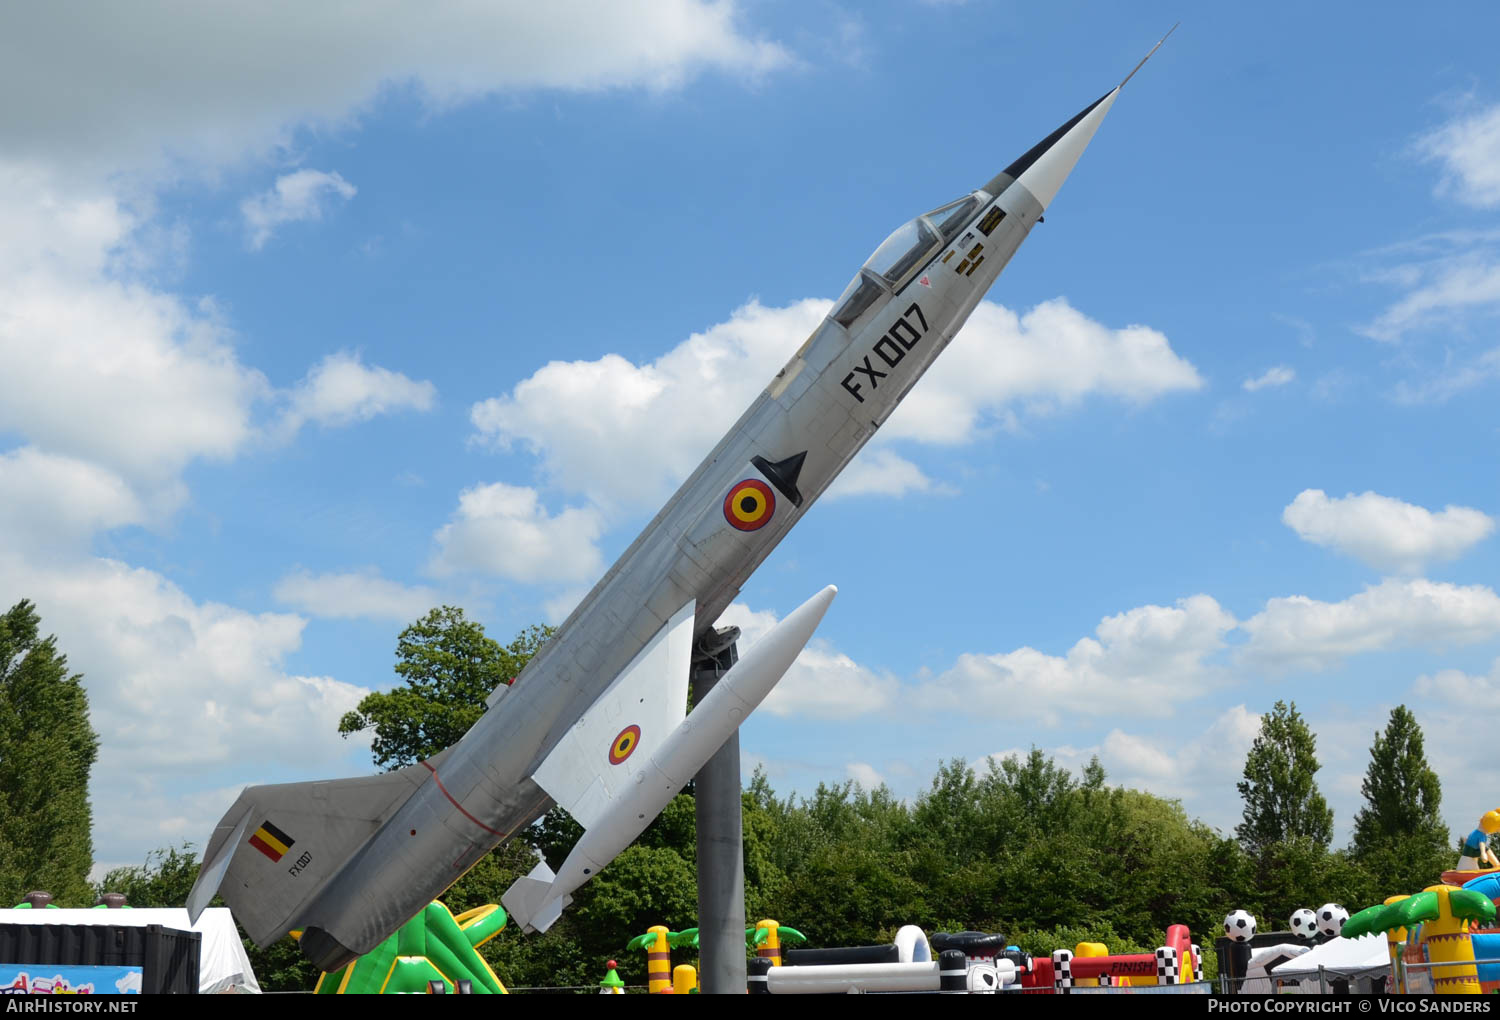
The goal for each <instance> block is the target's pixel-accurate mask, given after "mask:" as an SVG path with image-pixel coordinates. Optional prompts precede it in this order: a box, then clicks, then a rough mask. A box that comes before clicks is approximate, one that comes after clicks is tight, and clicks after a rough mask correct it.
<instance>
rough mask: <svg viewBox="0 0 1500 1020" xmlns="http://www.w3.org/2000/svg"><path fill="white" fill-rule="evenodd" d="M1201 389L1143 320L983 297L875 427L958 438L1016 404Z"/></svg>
mask: <svg viewBox="0 0 1500 1020" xmlns="http://www.w3.org/2000/svg"><path fill="white" fill-rule="evenodd" d="M1202 386H1203V380H1202V379H1201V378H1200V377H1199V375H1198V372H1197V370H1196V369H1195V368H1193V366H1192V365H1191V364H1189V363H1188V362H1187V361H1185V360H1184V359H1182V358H1181V357H1179V356H1178V355H1177V354H1176V352H1174V351H1173V350H1172V347H1171V344H1170V343H1168V341H1167V338H1166V337H1165V336H1164V335H1162V334H1161V333H1159V332H1157V331H1156V330H1154V329H1151V328H1149V327H1147V326H1126V327H1124V328H1123V329H1111V328H1110V327H1108V326H1106V325H1104V324H1103V323H1100V322H1097V321H1095V320H1093V319H1090V318H1089V317H1088V316H1086V315H1084V314H1083V313H1082V312H1080V311H1078V310H1077V309H1075V308H1073V306H1072V305H1070V304H1068V302H1067V301H1066V300H1065V299H1063V298H1054V299H1052V300H1051V301H1044V302H1042V303H1041V304H1039V305H1037V306H1036V307H1035V308H1033V309H1031V310H1030V311H1029V312H1027V313H1026V314H1025V315H1020V316H1018V315H1017V314H1016V313H1015V312H1013V311H1011V310H1010V309H1008V308H1004V307H1002V306H1000V305H997V304H993V303H991V302H988V301H986V302H981V303H980V305H979V307H978V308H976V309H975V310H974V314H973V315H972V316H971V317H970V318H969V322H968V324H967V325H965V326H964V328H963V330H962V332H960V333H959V335H958V336H957V337H955V338H954V340H953V343H952V345H951V346H950V347H949V348H948V350H946V351H944V352H943V355H942V357H940V358H939V359H938V360H937V361H936V363H935V364H934V365H933V367H932V369H931V370H930V371H929V372H928V373H927V376H926V377H925V378H924V379H923V380H922V385H921V386H919V387H917V388H915V389H914V390H912V392H911V393H909V394H908V395H907V397H906V399H905V401H903V402H902V404H901V406H900V407H898V408H897V409H896V411H895V413H893V414H892V415H891V417H890V420H889V421H887V422H886V424H885V426H884V432H885V433H886V434H887V435H889V436H893V437H899V438H907V439H917V440H921V441H923V442H931V443H961V442H967V441H968V440H969V439H971V438H973V436H974V434H975V432H976V431H977V430H978V429H980V428H981V427H983V425H984V424H985V422H986V420H987V419H996V418H999V419H1003V418H1004V417H1005V415H1006V413H1007V412H1010V411H1012V410H1013V408H1014V407H1015V406H1017V405H1019V406H1020V407H1021V408H1022V409H1024V410H1025V411H1028V412H1030V413H1032V414H1046V413H1049V412H1051V411H1054V410H1056V409H1057V408H1060V407H1067V406H1071V405H1073V404H1076V403H1077V402H1078V401H1080V400H1082V399H1084V398H1085V397H1090V396H1103V397H1115V398H1118V399H1121V400H1125V401H1128V402H1130V403H1135V404H1144V403H1147V402H1149V401H1151V400H1154V399H1156V398H1157V397H1160V396H1163V395H1165V394H1167V393H1171V392H1175V391H1179V390H1197V389H1200V388H1202Z"/></svg>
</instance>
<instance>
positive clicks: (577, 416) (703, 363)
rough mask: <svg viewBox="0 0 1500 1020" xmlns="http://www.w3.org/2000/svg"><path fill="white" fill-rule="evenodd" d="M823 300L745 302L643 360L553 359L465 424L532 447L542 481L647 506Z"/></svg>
mask: <svg viewBox="0 0 1500 1020" xmlns="http://www.w3.org/2000/svg"><path fill="white" fill-rule="evenodd" d="M828 306H829V302H827V301H823V300H806V301H799V302H797V303H796V304H793V305H791V306H789V307H787V308H766V307H764V306H763V305H761V304H760V303H759V302H757V301H751V302H750V303H749V304H747V305H745V306H743V307H741V308H739V309H736V310H735V312H734V314H733V315H731V316H730V319H729V321H728V322H722V323H719V324H718V325H716V326H713V327H710V328H709V329H707V330H705V331H704V332H702V333H694V334H693V335H692V336H690V337H689V338H688V339H687V340H685V341H683V342H682V343H680V344H678V345H677V346H676V347H674V348H673V349H672V350H670V351H668V352H667V353H666V354H664V355H662V356H661V357H660V358H658V359H656V360H655V361H653V362H651V363H650V364H648V365H635V364H632V363H631V362H629V361H627V360H625V359H624V358H622V357H620V356H619V355H617V354H607V355H605V356H604V357H602V358H600V359H599V360H597V361H572V362H562V361H554V362H551V363H549V364H547V365H545V366H543V367H542V368H540V369H538V370H537V371H536V372H535V373H533V374H532V375H531V377H530V378H528V379H525V380H523V381H521V382H520V383H518V384H516V386H515V388H514V389H512V390H511V392H510V393H509V394H507V395H505V396H503V397H493V398H491V399H489V400H485V401H483V402H481V403H478V404H475V405H474V408H473V411H472V413H471V417H472V419H473V422H474V427H475V428H476V429H477V430H478V436H479V438H480V439H481V441H484V442H487V443H491V444H494V445H496V446H499V447H501V448H508V447H510V446H512V445H514V444H519V445H521V446H523V447H525V448H526V449H529V450H531V451H533V452H534V453H536V454H537V455H538V456H540V457H541V458H542V464H543V467H544V469H545V470H546V472H547V474H548V477H549V478H550V480H551V481H552V482H554V483H555V484H557V485H559V486H561V487H562V488H564V489H566V490H568V491H570V492H579V493H587V494H589V495H590V496H591V497H592V498H594V499H595V500H596V501H599V502H611V503H613V502H619V503H623V504H626V505H628V506H635V507H646V506H655V505H656V504H658V503H659V502H660V501H661V500H662V499H663V498H665V496H666V495H667V494H668V493H670V492H671V491H672V489H674V488H675V487H676V486H677V485H678V483H680V482H681V481H682V479H683V478H685V477H687V475H688V473H689V472H690V471H692V469H693V468H694V467H696V466H697V464H698V462H699V461H700V460H702V459H703V456H704V455H705V454H707V453H708V451H709V450H710V449H711V448H712V447H713V444H714V443H715V442H716V441H717V440H718V438H719V437H720V436H721V435H723V433H724V431H725V430H726V429H728V428H729V426H730V425H732V424H733V423H734V421H735V419H736V418H737V417H738V416H739V414H740V412H741V411H743V410H744V409H745V408H746V407H747V406H749V404H750V402H751V401H752V400H753V399H754V398H755V396H756V394H758V393H759V392H760V391H761V390H763V389H764V388H765V387H766V384H767V383H769V382H770V381H771V378H772V376H774V375H775V374H776V372H777V371H778V370H779V369H780V368H781V366H782V365H783V364H784V363H785V362H786V359H787V358H788V357H790V356H791V353H792V352H793V351H795V350H796V349H797V345H798V344H800V343H801V342H802V341H803V339H805V338H806V337H807V336H808V334H810V333H811V332H812V331H813V329H814V327H816V326H817V324H818V323H819V322H820V321H821V320H822V318H823V316H824V315H826V314H827V313H828ZM642 450H650V451H651V455H650V456H649V457H643V456H641V454H640V451H642Z"/></svg>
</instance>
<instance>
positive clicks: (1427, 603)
mask: <svg viewBox="0 0 1500 1020" xmlns="http://www.w3.org/2000/svg"><path fill="white" fill-rule="evenodd" d="M1241 626H1242V627H1243V628H1244V630H1245V631H1246V632H1247V633H1248V634H1249V635H1250V640H1249V641H1248V643H1246V644H1245V646H1244V647H1243V649H1242V650H1241V655H1242V658H1243V660H1244V661H1246V662H1248V663H1250V664H1251V665H1254V666H1260V667H1264V668H1267V669H1273V670H1285V669H1327V668H1330V667H1332V666H1334V665H1337V664H1338V663H1339V662H1340V661H1342V660H1343V659H1345V658H1347V657H1348V656H1351V655H1358V654H1363V653H1367V652H1375V651H1381V650H1384V649H1388V648H1397V647H1403V646H1411V645H1425V646H1430V647H1439V648H1442V647H1447V646H1450V645H1458V644H1467V643H1472V642H1475V641H1484V640H1488V639H1490V638H1493V637H1495V636H1497V635H1500V596H1496V594H1495V592H1494V591H1493V590H1492V589H1490V588H1487V587H1485V586H1483V585H1470V586H1468V587H1460V586H1459V585H1454V584H1441V583H1437V582H1433V581H1428V580H1425V579H1420V578H1419V579H1413V580H1395V579H1387V580H1385V581H1382V582H1381V583H1380V584H1378V585H1374V586H1372V587H1369V588H1366V589H1365V590H1364V591H1362V592H1360V593H1359V594H1358V595H1353V596H1351V597H1349V598H1347V599H1345V600H1343V601H1342V602H1320V601H1318V600H1317V599H1311V598H1308V597H1307V596H1305V595H1292V596H1289V597H1286V598H1274V599H1270V600H1268V601H1267V602H1266V608H1265V609H1264V610H1262V611H1261V612H1259V613H1257V614H1256V615H1255V616H1253V617H1251V618H1250V619H1249V620H1246V621H1245V622H1244V623H1243V624H1241Z"/></svg>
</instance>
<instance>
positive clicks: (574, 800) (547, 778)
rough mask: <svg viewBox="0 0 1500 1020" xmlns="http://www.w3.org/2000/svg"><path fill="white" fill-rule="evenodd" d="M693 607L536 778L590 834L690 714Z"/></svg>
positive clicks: (633, 665)
mask: <svg viewBox="0 0 1500 1020" xmlns="http://www.w3.org/2000/svg"><path fill="white" fill-rule="evenodd" d="M696 605H697V603H696V602H688V603H687V604H686V605H684V606H683V607H682V608H681V609H679V610H677V612H676V613H674V614H673V616H672V618H671V619H670V620H668V621H667V622H666V623H665V624H663V625H662V627H661V629H660V630H658V631H657V632H656V635H655V636H654V637H653V638H652V639H651V640H650V641H649V642H647V644H646V647H644V648H642V649H641V650H640V652H639V654H637V655H636V657H635V658H634V659H632V660H631V662H630V664H629V665H628V666H626V667H625V669H624V671H623V672H621V673H620V675H619V676H617V677H616V678H615V679H614V682H612V683H611V684H610V685H609V686H608V687H607V688H605V690H604V693H603V694H601V695H599V698H598V700H597V701H595V702H594V703H593V704H592V705H590V706H589V709H588V711H586V712H584V714H583V715H582V716H580V717H579V719H578V722H577V723H575V724H574V725H573V727H572V728H571V729H569V730H568V732H567V733H566V734H564V735H563V737H562V739H561V740H559V741H558V742H557V744H556V746H554V747H553V749H552V753H551V754H549V755H548V756H547V758H546V760H545V761H543V762H542V764H541V766H540V767H539V768H538V769H537V770H536V773H535V775H533V776H532V778H533V779H535V780H536V782H537V785H538V786H540V787H541V788H542V789H544V790H546V791H547V792H548V793H549V794H551V796H552V799H553V800H555V801H557V803H558V806H560V807H562V808H563V809H565V810H566V811H567V812H568V814H570V815H572V816H573V818H574V820H575V821H577V822H578V824H579V825H582V826H583V827H584V828H585V829H587V828H590V827H591V826H593V824H594V822H596V821H597V820H598V818H599V816H600V815H601V814H603V813H604V811H605V809H607V808H608V807H609V805H610V804H611V803H612V802H613V801H614V800H616V799H617V798H618V797H619V795H620V793H621V792H622V791H623V790H624V789H625V788H626V787H627V784H633V783H635V782H636V781H637V779H638V776H637V773H638V772H640V771H641V770H642V769H645V768H649V767H650V761H651V753H652V752H653V751H654V750H656V748H658V747H660V746H661V743H662V741H664V740H666V739H667V736H668V735H669V734H671V733H672V731H673V730H675V729H677V727H678V726H679V725H681V723H682V720H683V719H684V718H685V717H686V715H687V693H688V679H689V675H688V674H689V671H690V670H691V669H692V656H693V614H694V611H695V608H696Z"/></svg>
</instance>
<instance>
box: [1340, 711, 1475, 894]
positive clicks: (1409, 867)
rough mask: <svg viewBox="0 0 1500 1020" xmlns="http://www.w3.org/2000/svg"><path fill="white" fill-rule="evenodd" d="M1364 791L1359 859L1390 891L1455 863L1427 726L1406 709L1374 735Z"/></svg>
mask: <svg viewBox="0 0 1500 1020" xmlns="http://www.w3.org/2000/svg"><path fill="white" fill-rule="evenodd" d="M1360 792H1361V793H1363V794H1364V796H1365V806H1364V807H1363V808H1361V809H1360V811H1359V813H1358V814H1356V815H1355V816H1354V839H1353V843H1352V845H1351V847H1350V851H1351V853H1352V854H1353V856H1354V858H1355V859H1356V860H1358V861H1360V862H1361V863H1362V864H1363V865H1364V866H1365V867H1366V868H1367V869H1368V870H1369V871H1370V872H1371V874H1372V877H1373V878H1374V879H1375V880H1376V882H1377V883H1378V884H1379V885H1381V886H1383V887H1384V888H1386V889H1387V890H1388V892H1390V893H1396V892H1411V891H1415V890H1417V889H1421V888H1424V887H1425V886H1426V885H1429V884H1431V883H1432V882H1435V881H1437V876H1438V875H1439V874H1440V873H1441V872H1442V870H1443V869H1444V868H1445V867H1449V866H1451V865H1452V863H1453V849H1452V846H1451V844H1450V843H1449V839H1448V827H1447V826H1446V825H1444V824H1443V821H1442V818H1441V817H1440V816H1439V814H1438V810H1439V807H1440V805H1441V804H1442V799H1443V794H1442V787H1441V785H1440V784H1439V782H1438V777H1437V773H1435V772H1433V771H1432V769H1431V767H1429V766H1428V764H1427V754H1426V750H1425V748H1424V746H1423V739H1422V727H1420V726H1418V725H1417V720H1416V717H1415V716H1414V715H1412V713H1411V711H1410V710H1409V709H1408V708H1407V707H1406V706H1405V705H1397V706H1396V707H1395V708H1394V709H1392V710H1391V718H1390V721H1389V722H1388V723H1387V724H1386V727H1385V732H1384V733H1377V734H1375V743H1374V744H1373V745H1371V747H1370V767H1369V768H1368V769H1367V770H1366V772H1365V781H1364V783H1363V785H1362V786H1361V787H1360Z"/></svg>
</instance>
